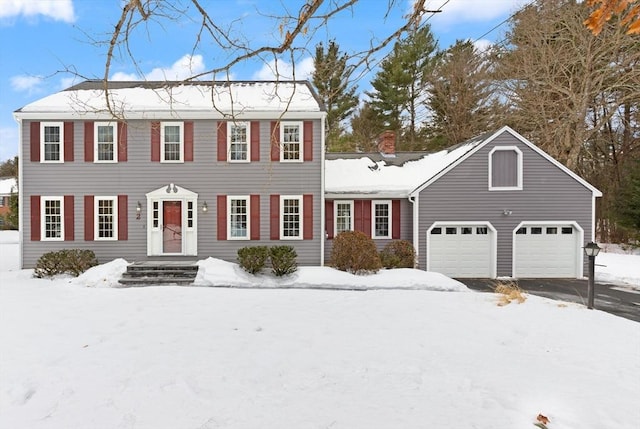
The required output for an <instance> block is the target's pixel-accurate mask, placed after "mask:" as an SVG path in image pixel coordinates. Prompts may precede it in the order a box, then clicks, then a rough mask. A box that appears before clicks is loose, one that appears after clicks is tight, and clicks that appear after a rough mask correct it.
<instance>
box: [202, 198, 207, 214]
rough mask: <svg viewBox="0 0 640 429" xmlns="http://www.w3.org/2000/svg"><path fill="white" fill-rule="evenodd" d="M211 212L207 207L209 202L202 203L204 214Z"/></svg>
mask: <svg viewBox="0 0 640 429" xmlns="http://www.w3.org/2000/svg"><path fill="white" fill-rule="evenodd" d="M208 211H209V206H208V205H207V202H206V201H205V202H204V203H202V213H206V212H208Z"/></svg>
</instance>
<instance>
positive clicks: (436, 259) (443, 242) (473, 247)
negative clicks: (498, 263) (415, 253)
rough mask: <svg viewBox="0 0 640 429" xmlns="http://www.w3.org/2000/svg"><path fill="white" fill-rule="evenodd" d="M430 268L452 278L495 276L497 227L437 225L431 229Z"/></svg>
mask: <svg viewBox="0 0 640 429" xmlns="http://www.w3.org/2000/svg"><path fill="white" fill-rule="evenodd" d="M427 234H428V237H427V246H428V248H427V258H428V263H427V265H428V267H427V269H428V270H429V271H436V272H439V273H442V274H445V275H447V276H450V277H467V278H468V277H478V278H490V277H494V276H495V274H494V270H493V267H494V265H495V264H494V262H493V259H494V257H493V255H494V252H493V242H494V237H493V236H494V234H495V232H493V230H492V229H491V228H489V227H488V226H486V225H445V224H443V225H439V224H438V225H437V226H435V227H433V228H431V230H430V231H429V232H427Z"/></svg>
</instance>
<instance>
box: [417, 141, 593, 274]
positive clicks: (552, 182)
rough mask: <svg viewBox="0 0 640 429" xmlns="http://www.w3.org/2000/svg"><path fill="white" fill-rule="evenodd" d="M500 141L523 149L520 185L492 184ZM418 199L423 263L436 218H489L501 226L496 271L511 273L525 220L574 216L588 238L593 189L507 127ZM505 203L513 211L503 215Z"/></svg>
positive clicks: (429, 187)
mask: <svg viewBox="0 0 640 429" xmlns="http://www.w3.org/2000/svg"><path fill="white" fill-rule="evenodd" d="M499 145H503V146H507V145H508V146H517V147H518V148H519V149H520V150H521V151H522V153H523V189H522V190H519V191H518V190H515V191H489V190H488V187H489V186H488V183H489V181H488V175H489V167H488V159H489V152H490V151H491V149H493V148H494V147H495V146H499ZM419 205H420V207H419V234H418V248H419V252H420V256H419V264H420V266H421V267H426V265H427V254H426V253H427V252H426V231H427V230H428V229H429V227H430V226H431V225H432V224H433V223H434V222H436V221H441V222H446V221H465V222H472V221H486V222H490V223H491V224H492V225H493V226H494V227H495V228H496V230H497V274H498V276H511V275H512V264H511V262H512V251H513V245H512V238H513V235H512V234H513V230H514V228H515V227H516V226H517V225H518V224H519V223H520V222H522V221H575V222H577V223H578V224H579V225H580V226H581V227H582V228H583V229H584V240H585V242H588V241H590V239H591V234H592V231H591V213H592V193H591V191H590V190H589V189H587V188H585V187H584V186H583V185H581V184H580V183H578V182H577V181H576V180H575V179H573V178H572V177H570V176H569V175H567V174H566V173H565V172H563V171H562V170H560V169H559V168H558V167H556V166H555V165H553V164H551V163H550V162H549V161H548V160H546V159H545V158H543V157H542V156H541V155H539V154H538V153H536V152H534V151H533V150H531V149H530V148H529V147H528V146H527V145H525V144H523V143H522V142H520V141H519V140H518V139H516V138H515V137H513V136H512V135H510V134H509V133H507V132H505V133H504V134H502V135H500V136H498V137H497V138H496V139H494V140H493V141H492V142H490V143H489V144H487V145H485V146H484V147H483V148H481V149H480V150H479V151H478V152H476V153H475V154H473V155H472V156H470V157H469V158H467V159H466V160H465V161H463V162H462V163H461V164H459V165H457V166H456V167H455V168H453V169H452V170H450V171H449V172H448V173H446V174H445V175H444V176H442V177H440V178H439V179H438V180H436V181H435V182H433V183H432V184H431V185H429V186H428V187H426V188H425V189H423V190H422V192H421V193H420V195H419ZM505 209H508V210H511V211H512V214H511V215H509V216H505V215H503V210H505ZM585 264H586V260H585ZM585 273H586V271H585Z"/></svg>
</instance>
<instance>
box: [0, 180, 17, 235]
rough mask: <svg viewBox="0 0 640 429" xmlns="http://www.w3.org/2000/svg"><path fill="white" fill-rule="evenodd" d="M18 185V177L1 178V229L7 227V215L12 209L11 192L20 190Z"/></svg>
mask: <svg viewBox="0 0 640 429" xmlns="http://www.w3.org/2000/svg"><path fill="white" fill-rule="evenodd" d="M16 185H17V183H16V179H15V178H13V177H7V178H0V229H3V228H4V227H5V216H6V215H7V214H8V213H9V212H10V211H11V207H10V203H9V199H10V198H11V194H15V193H16V192H18V187H17V186H16Z"/></svg>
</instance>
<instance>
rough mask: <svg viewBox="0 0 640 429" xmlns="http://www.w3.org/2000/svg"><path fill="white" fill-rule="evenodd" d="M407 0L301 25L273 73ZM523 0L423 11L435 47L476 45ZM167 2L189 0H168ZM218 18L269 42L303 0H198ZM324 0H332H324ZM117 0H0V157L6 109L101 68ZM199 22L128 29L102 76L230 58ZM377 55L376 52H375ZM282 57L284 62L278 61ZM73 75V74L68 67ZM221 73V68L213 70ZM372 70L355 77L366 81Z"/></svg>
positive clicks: (387, 26) (356, 37) (360, 30)
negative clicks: (315, 25) (125, 52)
mask: <svg viewBox="0 0 640 429" xmlns="http://www.w3.org/2000/svg"><path fill="white" fill-rule="evenodd" d="M412 1H413V0H395V2H394V3H393V2H392V3H393V4H394V5H395V7H394V9H393V11H392V13H391V14H389V15H388V16H386V17H385V12H386V10H387V5H388V3H389V0H360V2H359V3H358V4H357V5H356V7H355V8H354V9H352V10H345V11H343V12H342V13H341V14H340V15H338V16H337V17H335V18H334V19H333V20H332V21H331V22H330V23H329V25H327V26H325V27H323V28H322V29H321V30H319V31H317V32H315V33H313V34H308V36H307V37H305V38H303V39H301V40H300V43H299V44H298V45H297V46H301V47H304V46H306V47H307V51H305V50H300V51H298V53H297V56H296V57H295V58H294V59H293V61H292V59H291V58H284V59H282V61H279V63H278V70H279V72H280V73H281V74H285V75H286V74H287V72H288V73H290V69H291V63H292V62H293V63H294V64H295V71H296V78H306V77H308V75H309V74H310V73H311V72H312V70H313V62H312V60H311V52H312V51H313V49H314V47H315V45H316V43H318V42H320V41H324V42H325V43H326V42H327V41H328V40H331V39H336V41H337V42H338V44H339V45H340V48H341V49H342V50H343V51H346V52H350V53H351V52H357V51H361V50H364V49H366V48H367V46H369V44H370V42H371V40H372V38H373V39H375V38H384V37H386V36H387V35H388V34H389V33H390V32H392V31H393V30H394V29H395V28H397V27H398V26H399V25H400V23H401V19H402V15H403V14H404V13H407V12H408V11H409V10H410V8H411V5H412ZM527 2H528V1H527V0H448V1H447V0H428V3H427V5H428V7H429V8H430V9H442V13H438V14H435V15H433V16H432V17H430V18H429V21H428V22H429V23H430V25H431V28H432V31H433V33H434V34H435V36H436V38H437V39H438V42H439V46H440V48H446V47H447V46H449V45H451V44H452V43H453V42H455V40H456V39H471V40H473V41H477V43H478V44H479V45H485V46H486V45H487V44H489V43H492V42H495V41H499V40H501V39H502V37H503V34H504V31H505V30H506V27H507V26H506V25H502V26H500V27H498V28H496V29H495V30H493V31H491V32H489V33H488V34H485V33H487V32H488V31H489V30H491V29H493V28H494V27H495V26H496V25H498V24H499V23H500V22H502V21H503V20H504V19H505V18H508V17H509V16H510V15H511V14H512V13H513V12H514V11H515V10H516V9H517V8H518V7H519V6H522V5H523V4H526V3H527ZM171 3H172V4H178V5H180V3H182V6H187V5H188V4H190V2H189V0H172V1H171ZM200 3H201V4H202V5H203V6H205V7H206V8H208V10H209V11H210V12H211V15H212V18H213V19H214V20H215V22H216V24H218V25H221V26H223V27H225V28H227V27H229V26H231V28H232V31H233V33H234V34H235V35H236V36H238V37H243V38H246V39H247V40H248V41H249V42H250V43H252V44H254V45H258V44H264V43H271V42H274V41H277V40H278V38H279V37H280V31H279V29H278V22H275V21H274V20H272V19H270V18H269V16H275V15H282V14H284V11H285V10H289V11H291V12H293V13H295V12H297V11H298V10H299V8H300V4H303V3H304V0H200ZM327 3H332V2H330V1H327ZM123 4H124V3H123V2H122V1H121V0H0V161H4V160H6V159H9V158H11V157H13V156H15V155H17V154H18V127H17V123H16V122H15V120H14V119H13V111H14V110H16V109H18V108H20V107H22V106H24V105H25V104H28V103H30V102H32V101H34V100H36V99H38V98H41V97H44V96H46V95H49V94H51V93H54V92H56V91H59V90H61V89H63V88H66V87H68V86H70V85H71V84H73V83H74V81H76V82H78V81H82V80H83V79H84V78H94V79H95V78H101V77H102V76H104V61H105V54H106V52H107V47H106V45H104V44H97V43H96V41H100V40H107V39H108V37H109V32H110V31H111V29H113V26H114V25H115V23H116V22H117V21H118V18H119V15H120V13H121V10H122V5H123ZM197 28H198V25H197V23H196V22H193V21H191V20H189V19H185V18H182V19H178V20H175V21H163V22H162V23H158V22H152V23H149V24H148V26H146V27H144V28H140V31H138V32H137V33H136V37H135V38H133V39H132V40H131V41H130V42H131V43H130V47H131V49H132V51H133V52H134V55H135V57H136V60H137V64H134V63H133V62H132V61H131V60H130V59H128V58H126V57H123V56H119V57H118V58H116V59H114V62H113V64H112V69H111V73H110V74H109V76H110V78H112V79H118V80H125V79H126V80H134V79H135V80H138V79H144V78H146V79H149V80H161V79H163V78H165V77H166V78H167V79H181V78H184V77H186V76H188V75H189V74H191V72H204V71H206V70H209V69H213V68H216V67H219V66H220V65H221V64H223V63H224V62H226V61H228V59H229V55H230V54H229V53H228V52H224V51H222V50H220V49H219V48H216V47H214V46H213V45H212V44H211V43H210V42H209V41H207V42H206V43H204V44H202V45H201V46H200V47H199V49H197V50H196V51H193V43H194V34H195V31H196V30H197ZM383 56H384V52H381V53H379V54H378V55H377V56H376V59H377V60H379V59H381V58H382V57H383ZM283 61H284V62H283ZM231 72H232V78H233V79H245V80H251V79H272V78H273V77H274V69H273V61H272V59H270V58H264V59H263V60H262V61H250V62H244V63H241V64H238V65H237V66H235V67H234V68H233V69H232V70H231ZM76 75H79V76H76ZM218 78H224V76H218ZM369 78H370V76H365V77H364V78H363V79H361V80H360V81H359V82H358V84H359V91H365V90H369V89H370V87H369V83H368V80H369Z"/></svg>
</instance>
